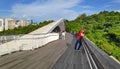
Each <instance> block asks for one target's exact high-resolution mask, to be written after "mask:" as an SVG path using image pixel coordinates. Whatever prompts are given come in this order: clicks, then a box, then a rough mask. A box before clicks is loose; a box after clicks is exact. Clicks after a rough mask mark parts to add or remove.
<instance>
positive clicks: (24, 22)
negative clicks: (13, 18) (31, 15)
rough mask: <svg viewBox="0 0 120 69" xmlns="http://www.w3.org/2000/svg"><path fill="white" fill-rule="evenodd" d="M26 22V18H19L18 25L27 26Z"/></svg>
mask: <svg viewBox="0 0 120 69" xmlns="http://www.w3.org/2000/svg"><path fill="white" fill-rule="evenodd" d="M27 25H28V22H27V21H26V20H19V26H22V27H23V26H27Z"/></svg>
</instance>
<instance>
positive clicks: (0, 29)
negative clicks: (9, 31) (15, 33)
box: [0, 18, 4, 31]
mask: <svg viewBox="0 0 120 69" xmlns="http://www.w3.org/2000/svg"><path fill="white" fill-rule="evenodd" d="M3 30H4V19H2V18H0V31H3Z"/></svg>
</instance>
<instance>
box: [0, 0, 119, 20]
mask: <svg viewBox="0 0 120 69" xmlns="http://www.w3.org/2000/svg"><path fill="white" fill-rule="evenodd" d="M104 10H107V11H119V12H120V0H1V2H0V17H1V18H5V17H13V18H17V19H21V18H24V19H33V20H34V21H44V20H58V19H60V18H63V19H68V20H73V19H75V18H76V17H77V16H78V15H80V14H82V13H86V14H87V15H91V14H96V13H99V12H100V11H104Z"/></svg>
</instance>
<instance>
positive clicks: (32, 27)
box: [0, 21, 53, 35]
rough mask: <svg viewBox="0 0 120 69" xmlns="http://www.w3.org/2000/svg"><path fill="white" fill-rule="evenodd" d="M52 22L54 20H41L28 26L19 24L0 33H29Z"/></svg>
mask: <svg viewBox="0 0 120 69" xmlns="http://www.w3.org/2000/svg"><path fill="white" fill-rule="evenodd" d="M50 22H53V21H44V22H40V23H39V24H34V25H33V24H30V25H28V26H25V27H21V26H19V27H18V28H14V29H12V30H10V29H9V30H5V31H2V32H0V35H16V34H27V33H30V32H32V31H34V30H36V29H38V28H40V27H42V26H45V25H47V24H49V23H50Z"/></svg>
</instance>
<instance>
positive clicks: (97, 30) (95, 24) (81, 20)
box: [66, 11, 120, 61]
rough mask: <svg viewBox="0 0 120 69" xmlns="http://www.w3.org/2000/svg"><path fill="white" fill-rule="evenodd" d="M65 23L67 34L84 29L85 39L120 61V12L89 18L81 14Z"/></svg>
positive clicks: (105, 12)
mask: <svg viewBox="0 0 120 69" xmlns="http://www.w3.org/2000/svg"><path fill="white" fill-rule="evenodd" d="M66 22H67V23H66V25H67V26H66V29H67V31H68V32H76V33H77V32H78V31H79V30H80V29H83V28H84V29H85V36H86V37H87V38H89V39H90V40H91V41H93V42H94V43H95V44H96V45H97V46H98V47H99V48H101V49H102V50H103V51H105V52H106V53H108V54H109V55H112V56H114V57H115V58H117V59H118V60H119V61H120V12H114V11H111V12H108V11H102V12H100V13H99V14H93V15H90V16H86V14H82V15H80V16H78V17H77V18H76V19H75V20H73V21H66Z"/></svg>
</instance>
